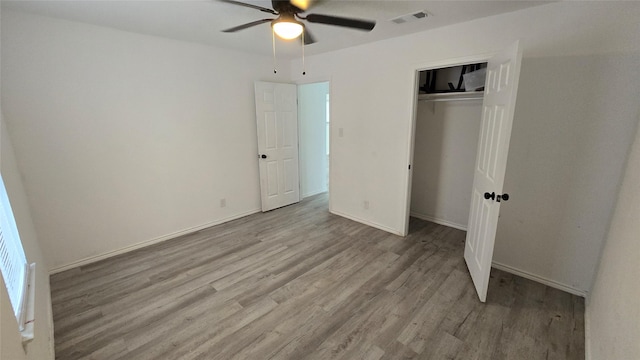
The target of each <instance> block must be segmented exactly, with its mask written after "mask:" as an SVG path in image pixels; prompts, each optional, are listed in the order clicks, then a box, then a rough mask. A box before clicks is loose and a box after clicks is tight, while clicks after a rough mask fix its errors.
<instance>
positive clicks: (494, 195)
mask: <svg viewBox="0 0 640 360" xmlns="http://www.w3.org/2000/svg"><path fill="white" fill-rule="evenodd" d="M498 196H500V195H498ZM484 198H485V199H487V200H489V199H491V200H495V199H496V193H495V192H492V193H491V194H489V193H488V192H486V193H484Z"/></svg>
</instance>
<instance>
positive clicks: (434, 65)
mask: <svg viewBox="0 0 640 360" xmlns="http://www.w3.org/2000/svg"><path fill="white" fill-rule="evenodd" d="M495 54H496V53H495V52H491V53H484V54H475V55H469V56H464V57H457V58H447V59H442V60H436V61H429V62H426V63H418V64H415V65H413V66H411V69H410V71H411V73H410V75H409V76H410V78H411V79H412V81H411V94H412V96H411V109H412V111H411V128H410V130H409V142H408V143H409V148H408V149H407V151H408V153H407V159H409V164H408V165H413V155H414V154H413V152H414V150H415V141H416V122H417V115H418V85H419V81H420V71H424V70H432V69H440V68H445V67H453V66H459V65H467V64H474V63H481V62H487V61H489V59H491V58H492V57H494V56H495ZM478 136H479V134H478ZM406 169H407V179H406V188H405V194H404V201H405V208H404V219H405V223H404V229H403V230H402V234H401V235H402V236H407V235H408V234H409V218H410V216H411V189H412V186H413V169H410V168H409V167H408V166H407V168H406ZM469 191H471V189H469ZM469 206H471V203H469Z"/></svg>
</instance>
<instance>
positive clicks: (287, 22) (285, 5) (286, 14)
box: [219, 0, 376, 45]
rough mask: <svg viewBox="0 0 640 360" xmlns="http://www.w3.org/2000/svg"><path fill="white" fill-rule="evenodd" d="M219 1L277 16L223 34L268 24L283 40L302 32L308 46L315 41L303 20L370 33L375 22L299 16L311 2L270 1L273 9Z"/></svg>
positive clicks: (234, 28)
mask: <svg viewBox="0 0 640 360" xmlns="http://www.w3.org/2000/svg"><path fill="white" fill-rule="evenodd" d="M219 1H222V2H225V3H229V4H234V5H240V6H244V7H248V8H252V9H256V10H260V11H262V12H266V13H269V14H273V15H276V16H278V17H277V18H275V19H261V20H257V21H252V22H250V23H246V24H243V25H239V26H235V27H232V28H229V29H226V30H222V31H223V32H228V33H231V32H236V31H240V30H244V29H247V28H250V27H252V26H256V25H260V24H263V23H267V22H270V23H271V27H272V28H273V32H274V33H275V34H276V35H278V36H279V37H280V38H282V39H285V40H290V39H295V38H297V37H298V36H300V35H301V34H303V32H304V34H303V40H304V44H305V45H309V44H313V43H314V42H315V39H314V38H313V36H312V35H311V34H310V33H309V30H308V29H306V28H305V25H304V24H303V23H302V22H301V21H299V20H305V21H307V22H310V23H318V24H326V25H335V26H342V27H347V28H351V29H358V30H365V31H371V30H373V28H374V27H375V26H376V22H375V21H371V20H361V19H353V18H345V17H339V16H332V15H321V14H308V15H304V16H303V15H300V14H301V13H303V12H305V11H306V10H307V9H308V8H310V7H311V4H310V2H311V0H272V1H271V4H272V7H273V9H269V8H265V7H262V6H257V5H253V4H247V3H243V2H239V1H234V0H219Z"/></svg>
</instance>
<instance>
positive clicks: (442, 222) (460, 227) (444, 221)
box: [411, 211, 467, 231]
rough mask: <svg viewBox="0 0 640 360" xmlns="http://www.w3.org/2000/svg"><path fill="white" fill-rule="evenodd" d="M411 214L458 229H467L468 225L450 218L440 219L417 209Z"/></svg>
mask: <svg viewBox="0 0 640 360" xmlns="http://www.w3.org/2000/svg"><path fill="white" fill-rule="evenodd" d="M411 216H413V217H415V218H418V219H422V220H425V221H430V222H432V223H436V224H440V225H444V226H448V227H452V228H454V229H458V230H462V231H467V225H466V224H465V225H463V224H458V223H454V222H451V221H448V220H443V219H439V218H436V217H433V216H429V215H425V214H421V213H418V212H415V211H412V212H411Z"/></svg>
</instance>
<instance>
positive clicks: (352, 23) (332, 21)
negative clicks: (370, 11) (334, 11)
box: [306, 14, 376, 31]
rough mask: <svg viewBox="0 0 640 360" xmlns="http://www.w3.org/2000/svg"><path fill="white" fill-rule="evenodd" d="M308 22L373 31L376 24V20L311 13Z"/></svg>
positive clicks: (307, 17)
mask: <svg viewBox="0 0 640 360" xmlns="http://www.w3.org/2000/svg"><path fill="white" fill-rule="evenodd" d="M306 19H307V21H308V22H311V23H320V24H327V25H336V26H344V27H348V28H352V29H360V30H367V31H371V30H373V28H374V27H375V26H376V22H375V21H369V20H360V19H352V18H344V17H338V16H331V15H321V14H309V15H307V16H306Z"/></svg>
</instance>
